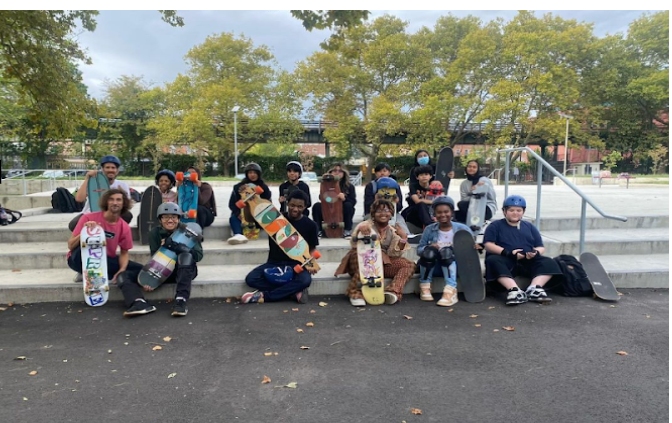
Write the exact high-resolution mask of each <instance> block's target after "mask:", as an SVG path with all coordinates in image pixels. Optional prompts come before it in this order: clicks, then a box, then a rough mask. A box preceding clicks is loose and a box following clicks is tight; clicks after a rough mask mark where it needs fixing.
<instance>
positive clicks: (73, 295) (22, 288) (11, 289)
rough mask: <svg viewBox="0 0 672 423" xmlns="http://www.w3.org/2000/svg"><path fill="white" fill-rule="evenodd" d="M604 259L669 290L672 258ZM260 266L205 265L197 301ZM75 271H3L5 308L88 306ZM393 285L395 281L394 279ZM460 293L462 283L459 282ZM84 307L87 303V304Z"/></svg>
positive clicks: (412, 284) (320, 281) (320, 282)
mask: <svg viewBox="0 0 672 423" xmlns="http://www.w3.org/2000/svg"><path fill="white" fill-rule="evenodd" d="M601 260H602V262H603V264H604V266H605V268H606V269H607V272H608V273H609V275H610V277H611V279H612V280H613V281H614V284H615V285H616V287H617V288H668V287H669V259H668V256H667V255H653V256H648V258H647V259H646V260H641V262H633V263H632V266H624V265H623V258H622V257H619V256H616V257H613V256H604V257H601ZM320 266H321V267H322V270H321V271H320V272H319V273H318V274H317V275H315V276H314V277H313V283H312V285H311V288H310V293H311V294H314V295H344V293H345V289H346V287H347V285H348V282H349V276H348V275H341V276H338V277H334V276H333V273H334V271H335V270H336V267H337V266H338V263H336V262H323V263H320ZM254 267H256V264H254V265H252V264H237V265H210V266H208V265H202V266H199V269H198V272H199V275H198V277H197V278H196V280H194V283H193V286H192V298H223V297H237V296H240V295H242V294H243V293H244V292H247V291H249V290H250V288H249V287H248V286H247V285H246V284H245V282H244V280H245V276H246V275H247V274H248V273H249V272H250V271H251V270H252V269H253V268H254ZM73 276H74V272H73V271H72V270H70V269H63V268H60V269H27V270H21V271H18V272H14V271H11V270H1V271H0V304H6V303H9V302H13V303H35V302H53V301H75V302H81V301H82V287H81V284H77V283H73V282H72V278H73ZM388 281H389V280H388ZM417 287H418V275H417V274H416V275H414V276H413V278H412V279H411V280H410V281H409V282H408V283H407V284H406V287H405V290H404V292H405V293H407V294H410V293H412V292H414V291H416V290H417ZM442 288H443V284H442V280H441V279H440V278H435V279H434V283H433V284H432V291H434V292H441V290H442ZM458 288H459V281H458ZM174 289H175V288H174V285H164V286H163V287H161V288H160V289H158V290H157V291H154V292H152V293H149V295H148V298H150V299H155V300H165V299H169V298H172V297H173V296H174ZM110 299H111V300H121V299H122V296H121V292H120V291H119V290H118V289H117V288H116V287H112V290H111V295H110ZM82 306H84V305H83V302H82Z"/></svg>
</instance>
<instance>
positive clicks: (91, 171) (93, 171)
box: [86, 170, 98, 178]
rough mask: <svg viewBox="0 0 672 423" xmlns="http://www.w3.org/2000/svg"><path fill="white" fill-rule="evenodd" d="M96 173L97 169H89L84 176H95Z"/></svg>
mask: <svg viewBox="0 0 672 423" xmlns="http://www.w3.org/2000/svg"><path fill="white" fill-rule="evenodd" d="M97 175H98V171H97V170H89V171H88V172H86V176H88V177H90V178H95V177H96V176H97Z"/></svg>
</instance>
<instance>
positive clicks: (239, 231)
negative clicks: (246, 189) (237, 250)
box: [227, 163, 271, 245]
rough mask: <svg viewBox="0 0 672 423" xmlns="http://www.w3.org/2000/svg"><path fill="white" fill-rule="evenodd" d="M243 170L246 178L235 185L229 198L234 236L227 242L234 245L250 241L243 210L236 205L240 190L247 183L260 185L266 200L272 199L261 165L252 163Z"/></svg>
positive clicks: (230, 219) (262, 195) (230, 218)
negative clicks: (247, 235) (245, 232)
mask: <svg viewBox="0 0 672 423" xmlns="http://www.w3.org/2000/svg"><path fill="white" fill-rule="evenodd" d="M243 172H244V173H245V178H243V180H242V181H240V182H239V183H237V184H236V185H234V186H233V191H231V197H230V198H229V210H231V217H229V225H231V232H232V233H233V236H231V238H229V239H228V241H227V242H228V243H229V244H233V245H235V244H244V243H246V242H247V241H248V239H247V238H246V237H245V235H243V221H242V216H241V213H242V210H241V209H239V208H238V206H237V205H236V203H237V202H238V200H240V199H241V196H240V190H241V189H242V188H243V186H245V185H247V184H254V185H257V186H260V187H261V188H263V190H264V192H262V193H261V194H260V195H259V196H260V197H261V198H263V199H265V200H268V201H271V190H270V189H269V188H268V185H266V184H265V183H264V181H263V179H261V166H259V165H258V164H256V163H250V164H248V165H247V166H245V169H244V170H243ZM250 223H252V222H250ZM254 224H255V225H257V227H259V224H258V223H257V222H256V221H255V222H254Z"/></svg>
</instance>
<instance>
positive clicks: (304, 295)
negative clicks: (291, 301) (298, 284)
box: [294, 288, 308, 304]
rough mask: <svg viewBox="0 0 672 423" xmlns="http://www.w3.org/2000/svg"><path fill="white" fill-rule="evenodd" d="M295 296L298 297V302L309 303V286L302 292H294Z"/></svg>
mask: <svg viewBox="0 0 672 423" xmlns="http://www.w3.org/2000/svg"><path fill="white" fill-rule="evenodd" d="M294 297H295V298H296V302H297V303H299V304H306V303H308V288H305V289H304V290H303V291H301V292H297V293H296V294H294Z"/></svg>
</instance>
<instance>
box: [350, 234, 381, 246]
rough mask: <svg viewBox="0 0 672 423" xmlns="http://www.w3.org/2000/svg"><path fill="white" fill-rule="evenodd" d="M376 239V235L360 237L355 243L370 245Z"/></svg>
mask: <svg viewBox="0 0 672 423" xmlns="http://www.w3.org/2000/svg"><path fill="white" fill-rule="evenodd" d="M377 239H378V235H377V234H371V235H364V236H361V237H357V239H355V241H362V242H363V243H364V244H371V241H375V240H377Z"/></svg>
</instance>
